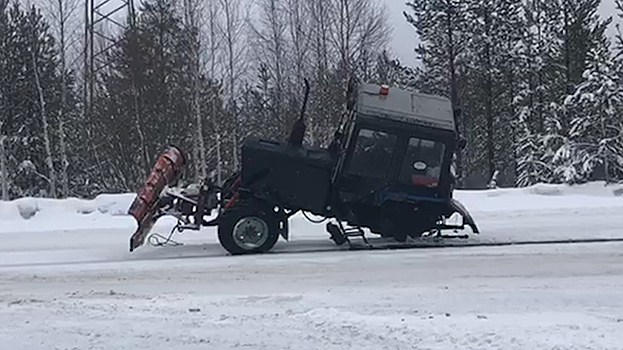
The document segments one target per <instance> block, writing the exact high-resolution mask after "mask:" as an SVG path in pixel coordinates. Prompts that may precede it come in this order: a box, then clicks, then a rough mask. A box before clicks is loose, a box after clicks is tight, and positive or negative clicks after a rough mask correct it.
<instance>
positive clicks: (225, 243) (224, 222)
mask: <svg viewBox="0 0 623 350" xmlns="http://www.w3.org/2000/svg"><path fill="white" fill-rule="evenodd" d="M237 225H240V226H237ZM244 226H246V228H245V227H244ZM258 226H259V227H260V230H255V228H257V227H258ZM234 229H236V232H234ZM241 230H244V231H245V232H246V233H251V234H253V232H256V231H262V232H263V233H260V234H259V236H260V237H259V238H258V239H259V241H258V242H252V244H251V246H246V247H245V246H244V245H243V244H242V240H243V239H241V238H240V236H237V237H236V236H235V235H236V233H240V232H241ZM265 230H267V232H264V231H265ZM246 233H245V234H244V235H245V236H246ZM218 239H219V242H220V243H221V246H222V247H223V248H225V250H227V251H228V252H229V253H231V254H232V255H242V254H258V253H266V252H268V251H269V250H271V249H272V248H273V247H274V246H275V244H276V243H277V241H278V240H279V218H278V215H277V214H276V213H275V212H274V211H272V210H271V208H269V207H267V206H262V205H253V204H240V205H236V206H234V207H232V208H229V209H227V210H226V211H225V212H223V214H222V217H221V219H220V220H219V225H218Z"/></svg>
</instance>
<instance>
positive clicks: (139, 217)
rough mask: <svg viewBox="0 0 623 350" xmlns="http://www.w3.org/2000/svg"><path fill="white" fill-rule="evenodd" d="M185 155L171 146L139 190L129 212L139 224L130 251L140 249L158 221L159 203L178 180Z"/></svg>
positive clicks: (163, 153) (160, 157)
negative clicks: (166, 187)
mask: <svg viewBox="0 0 623 350" xmlns="http://www.w3.org/2000/svg"><path fill="white" fill-rule="evenodd" d="M184 162H185V160H184V155H183V154H182V152H181V151H180V150H179V149H177V148H176V147H173V146H170V147H168V148H167V149H166V150H164V151H163V152H162V153H160V155H159V156H158V159H157V160H156V164H155V165H154V167H153V168H152V169H151V172H150V173H149V176H147V180H145V183H144V184H143V186H142V187H141V188H140V189H139V191H138V193H137V195H136V198H135V199H134V202H132V205H131V206H130V209H129V210H128V214H130V215H132V216H133V217H134V218H135V219H136V222H137V223H138V228H137V229H136V232H134V234H133V235H132V237H131V238H130V251H133V250H134V249H136V248H138V247H140V246H141V245H143V243H144V242H145V237H146V236H147V234H148V233H149V231H150V230H151V228H152V227H153V225H154V223H155V222H156V220H157V219H158V218H157V217H155V214H156V212H157V211H158V204H159V203H158V201H159V198H160V194H161V193H162V190H163V189H164V187H165V186H170V185H171V184H173V183H174V182H176V180H177V179H178V176H179V174H180V171H181V170H182V167H183V166H184Z"/></svg>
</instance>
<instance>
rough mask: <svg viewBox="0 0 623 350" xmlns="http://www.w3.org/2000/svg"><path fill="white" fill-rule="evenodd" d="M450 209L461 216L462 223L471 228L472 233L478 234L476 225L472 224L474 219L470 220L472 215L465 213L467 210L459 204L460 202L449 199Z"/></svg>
mask: <svg viewBox="0 0 623 350" xmlns="http://www.w3.org/2000/svg"><path fill="white" fill-rule="evenodd" d="M450 207H451V208H452V209H453V210H454V211H456V212H457V213H459V214H461V216H463V223H465V224H467V225H468V226H469V227H471V228H472V231H474V233H480V231H478V226H476V223H475V222H474V218H472V215H471V214H470V213H469V212H468V211H467V208H465V206H464V205H463V204H461V202H459V201H457V200H456V199H454V198H453V199H450Z"/></svg>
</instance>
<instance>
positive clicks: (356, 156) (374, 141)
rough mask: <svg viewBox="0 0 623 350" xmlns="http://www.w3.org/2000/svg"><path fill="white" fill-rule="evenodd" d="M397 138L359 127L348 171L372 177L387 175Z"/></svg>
mask: <svg viewBox="0 0 623 350" xmlns="http://www.w3.org/2000/svg"><path fill="white" fill-rule="evenodd" d="M397 140H398V137H397V136H396V135H392V134H388V133H386V132H382V131H374V130H368V129H361V130H360V131H359V134H358V135H357V142H356V144H355V149H354V152H353V155H352V158H351V162H350V166H349V169H348V173H349V174H351V175H359V176H365V177H373V178H383V177H385V176H387V173H388V171H389V166H390V164H391V160H392V156H393V154H394V150H395V148H396V142H397Z"/></svg>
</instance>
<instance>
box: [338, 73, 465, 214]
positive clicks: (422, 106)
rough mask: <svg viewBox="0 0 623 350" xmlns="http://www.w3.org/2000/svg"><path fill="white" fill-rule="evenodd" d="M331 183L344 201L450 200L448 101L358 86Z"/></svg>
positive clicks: (452, 143) (454, 139)
mask: <svg viewBox="0 0 623 350" xmlns="http://www.w3.org/2000/svg"><path fill="white" fill-rule="evenodd" d="M345 129H347V133H346V134H345V135H344V139H345V144H344V152H342V154H341V157H340V159H339V174H338V175H337V176H336V178H335V182H336V185H337V187H338V188H339V197H340V198H341V199H342V200H344V201H349V200H360V199H361V198H362V196H364V195H366V194H370V193H374V194H372V195H370V196H369V197H368V202H369V203H371V204H374V205H380V204H381V203H382V202H383V201H385V200H387V199H388V198H393V197H397V196H399V197H401V198H404V199H405V200H408V199H409V198H412V199H416V198H419V199H429V200H444V199H447V198H449V197H450V195H451V191H450V189H451V185H452V182H453V176H452V174H451V171H450V167H451V161H452V156H453V153H454V150H455V148H456V147H457V137H456V132H455V125H454V116H453V112H452V106H451V104H450V101H448V100H447V99H444V98H440V97H436V96H430V95H423V94H418V93H413V92H409V91H406V90H401V89H395V90H390V89H389V88H387V87H384V86H378V85H373V84H366V85H363V86H362V87H361V88H360V90H359V92H358V94H357V97H356V101H355V104H354V106H353V108H352V110H351V116H350V118H349V120H348V122H347V125H345Z"/></svg>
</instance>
